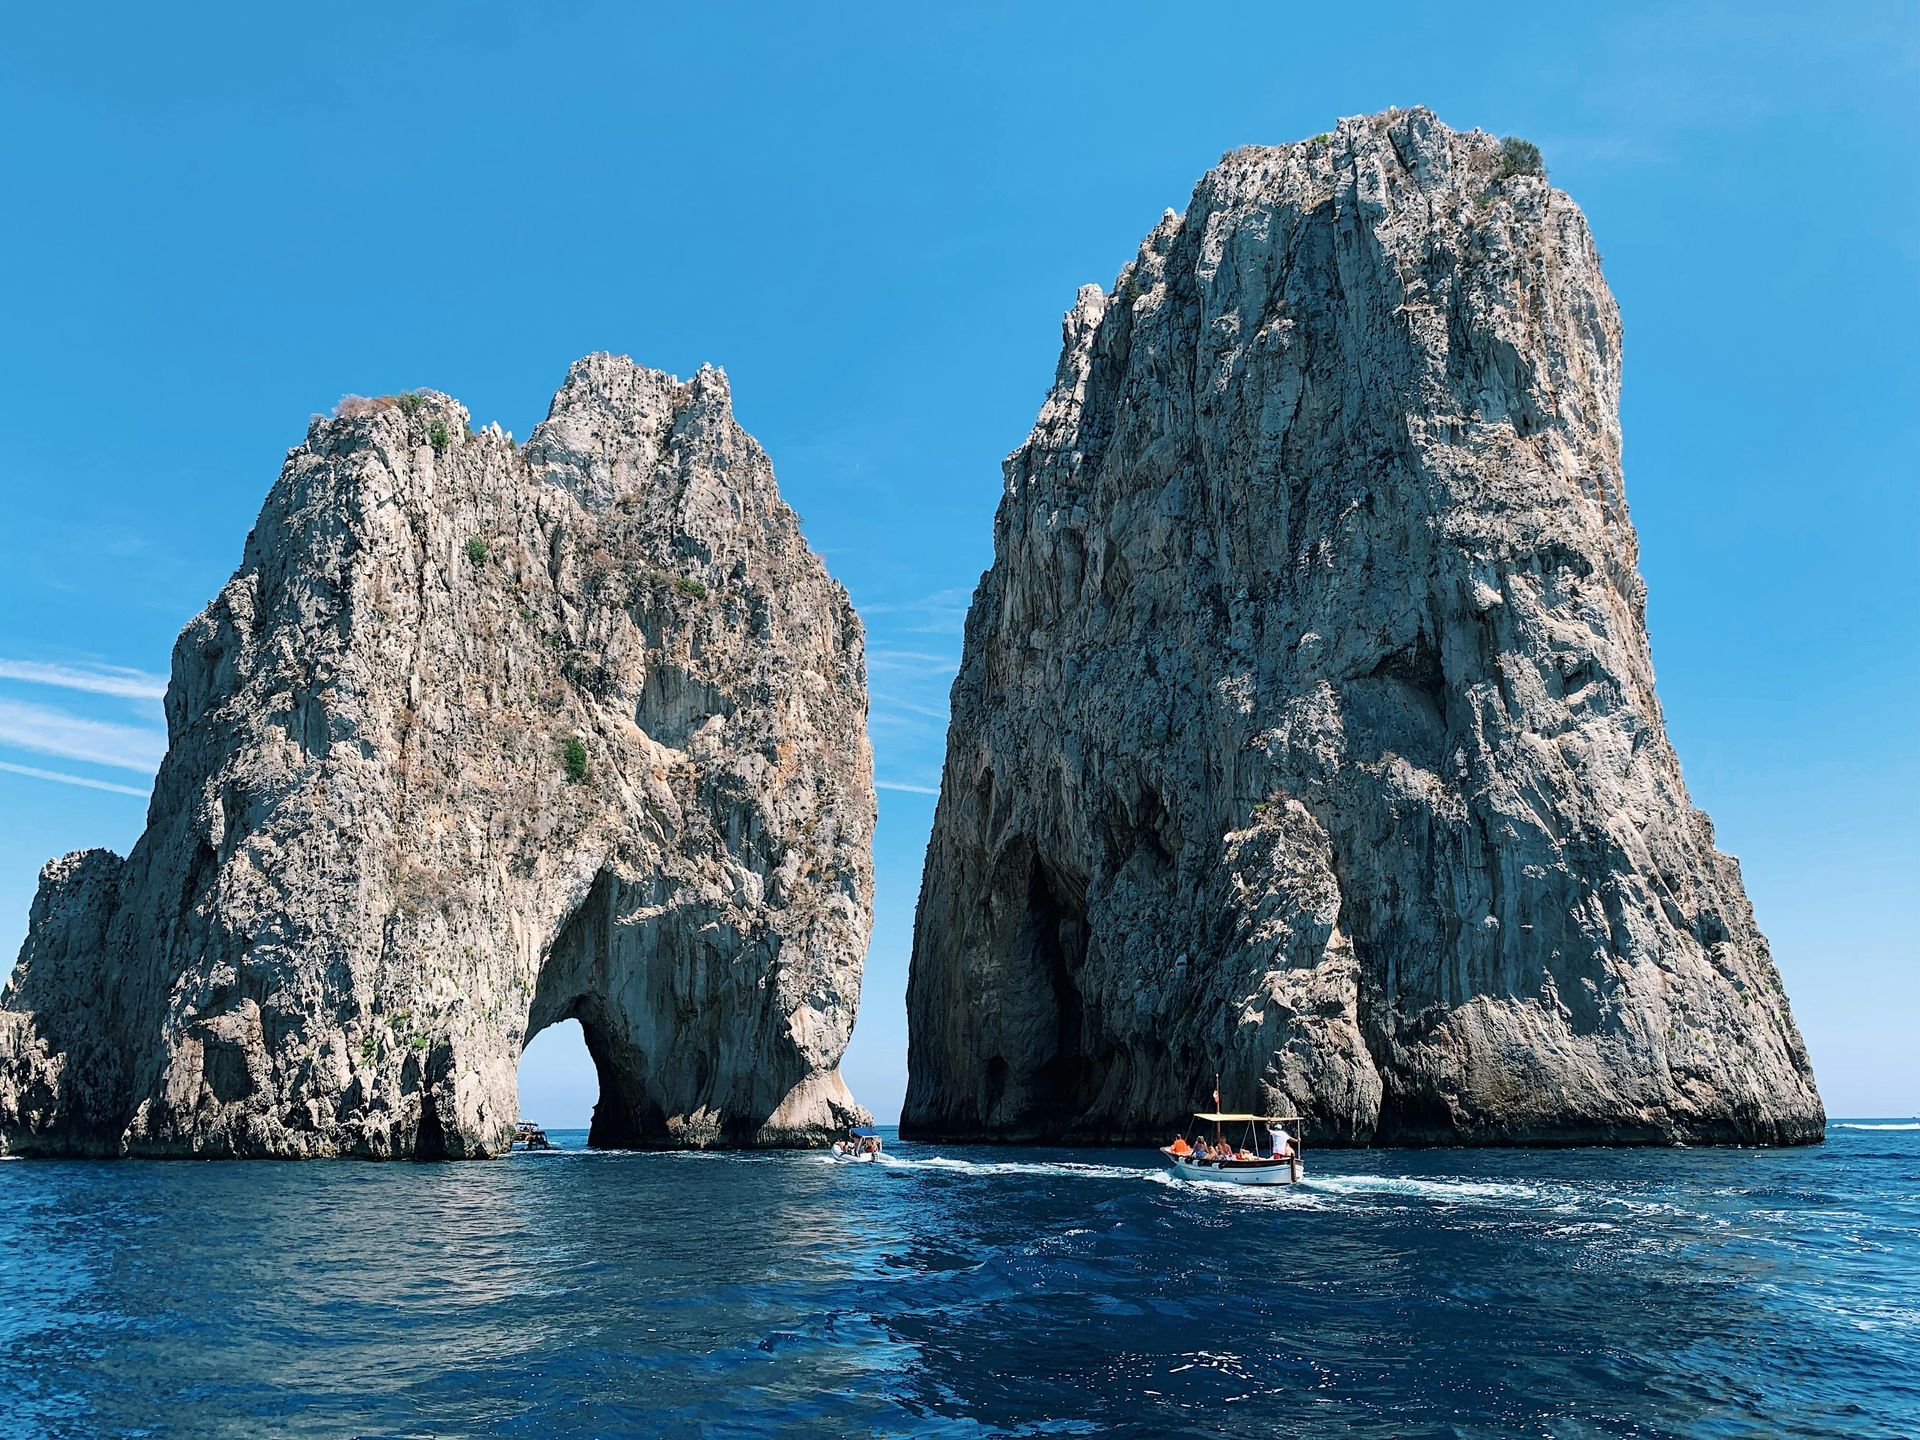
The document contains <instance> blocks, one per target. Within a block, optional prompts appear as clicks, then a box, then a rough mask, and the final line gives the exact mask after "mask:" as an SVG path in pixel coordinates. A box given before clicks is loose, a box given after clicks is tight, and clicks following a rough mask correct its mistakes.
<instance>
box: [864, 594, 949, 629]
mask: <svg viewBox="0 0 1920 1440" xmlns="http://www.w3.org/2000/svg"><path fill="white" fill-rule="evenodd" d="M972 600H973V592H972V591H971V590H963V589H960V588H958V587H955V588H952V589H948V590H936V591H934V592H933V593H932V594H931V595H922V596H921V597H920V598H919V599H918V600H901V601H881V602H880V603H878V604H874V605H861V606H859V607H858V608H859V611H860V617H861V618H862V619H863V620H865V619H869V618H870V617H873V616H885V617H887V618H886V619H885V620H883V621H882V622H881V623H880V624H879V625H876V626H874V627H873V628H874V629H876V630H892V631H894V632H896V633H898V634H903V635H958V634H959V633H960V632H961V631H962V630H964V629H965V628H966V624H967V606H968V605H969V604H970V603H971V602H972ZM895 617H898V618H895ZM903 622H905V623H903Z"/></svg>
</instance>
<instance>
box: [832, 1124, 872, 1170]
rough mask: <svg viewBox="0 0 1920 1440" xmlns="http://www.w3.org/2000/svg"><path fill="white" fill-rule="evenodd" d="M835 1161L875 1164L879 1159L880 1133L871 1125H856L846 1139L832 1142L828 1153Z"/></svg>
mask: <svg viewBox="0 0 1920 1440" xmlns="http://www.w3.org/2000/svg"><path fill="white" fill-rule="evenodd" d="M830 1153H831V1154H832V1155H833V1158H834V1159H836V1160H852V1161H856V1162H859V1161H864V1162H866V1163H868V1164H874V1163H877V1162H878V1161H879V1159H880V1132H879V1131H878V1130H876V1129H874V1128H873V1127H872V1126H871V1125H856V1126H854V1127H853V1128H852V1129H851V1130H849V1131H848V1132H847V1138H846V1139H844V1140H836V1141H834V1142H833V1148H832V1151H831V1152H830Z"/></svg>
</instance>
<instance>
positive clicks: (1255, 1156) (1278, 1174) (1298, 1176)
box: [1160, 1110, 1307, 1185]
mask: <svg viewBox="0 0 1920 1440" xmlns="http://www.w3.org/2000/svg"><path fill="white" fill-rule="evenodd" d="M1193 1118H1194V1119H1196V1120H1198V1121H1201V1122H1202V1123H1203V1125H1211V1126H1213V1135H1214V1143H1215V1144H1216V1145H1219V1144H1223V1143H1225V1134H1224V1129H1223V1127H1225V1126H1228V1125H1241V1124H1244V1125H1245V1126H1246V1127H1247V1143H1246V1144H1244V1145H1240V1146H1237V1147H1235V1148H1234V1158H1233V1159H1231V1160H1224V1159H1216V1158H1214V1157H1213V1156H1211V1155H1206V1154H1203V1153H1202V1149H1203V1148H1204V1147H1205V1146H1206V1143H1207V1141H1206V1136H1205V1134H1204V1133H1202V1134H1201V1135H1200V1137H1199V1138H1200V1146H1199V1147H1196V1148H1191V1149H1184V1150H1183V1149H1182V1148H1181V1147H1183V1146H1184V1145H1185V1139H1186V1137H1185V1136H1182V1137H1181V1138H1180V1139H1179V1140H1177V1141H1175V1142H1174V1144H1172V1145H1162V1146H1161V1147H1160V1153H1161V1154H1162V1155H1164V1156H1166V1157H1167V1159H1168V1160H1169V1161H1170V1162H1171V1163H1172V1165H1173V1173H1174V1174H1176V1175H1178V1176H1179V1177H1180V1178H1181V1179H1182V1180H1207V1181H1212V1182H1215V1183H1219V1184H1227V1185H1291V1184H1293V1183H1294V1182H1296V1181H1299V1180H1302V1179H1305V1178H1306V1173H1307V1167H1306V1162H1305V1160H1304V1159H1303V1158H1302V1157H1301V1154H1300V1138H1299V1137H1300V1117H1299V1116H1298V1115H1229V1114H1225V1113H1223V1112H1219V1111H1212V1110H1202V1111H1196V1112H1195V1113H1194V1117H1193ZM1258 1125H1264V1126H1266V1127H1268V1129H1269V1130H1272V1129H1274V1128H1278V1129H1280V1130H1282V1131H1283V1132H1287V1133H1289V1134H1290V1137H1291V1143H1290V1144H1289V1146H1288V1151H1289V1153H1288V1154H1285V1155H1275V1154H1273V1152H1272V1150H1271V1149H1270V1148H1269V1147H1268V1146H1267V1145H1266V1144H1263V1143H1262V1142H1263V1140H1265V1139H1266V1138H1267V1137H1264V1136H1261V1135H1259V1134H1258V1133H1257V1132H1256V1130H1255V1128H1254V1127H1255V1126H1258ZM1289 1126H1290V1127H1292V1128H1291V1130H1290V1131H1288V1128H1287V1127H1289Z"/></svg>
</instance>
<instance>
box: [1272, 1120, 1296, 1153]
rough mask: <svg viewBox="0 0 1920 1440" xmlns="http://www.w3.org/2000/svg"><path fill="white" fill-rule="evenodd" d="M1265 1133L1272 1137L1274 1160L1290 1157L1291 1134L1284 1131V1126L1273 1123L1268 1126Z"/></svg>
mask: <svg viewBox="0 0 1920 1440" xmlns="http://www.w3.org/2000/svg"><path fill="white" fill-rule="evenodd" d="M1267 1133H1268V1134H1269V1135H1271V1136H1272V1137H1273V1158H1274V1159H1276V1160H1286V1159H1288V1158H1290V1157H1291V1156H1292V1154H1293V1136H1291V1135H1289V1134H1288V1133H1287V1132H1286V1128H1285V1127H1284V1126H1281V1125H1275V1126H1272V1127H1271V1128H1269V1130H1268V1131H1267Z"/></svg>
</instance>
